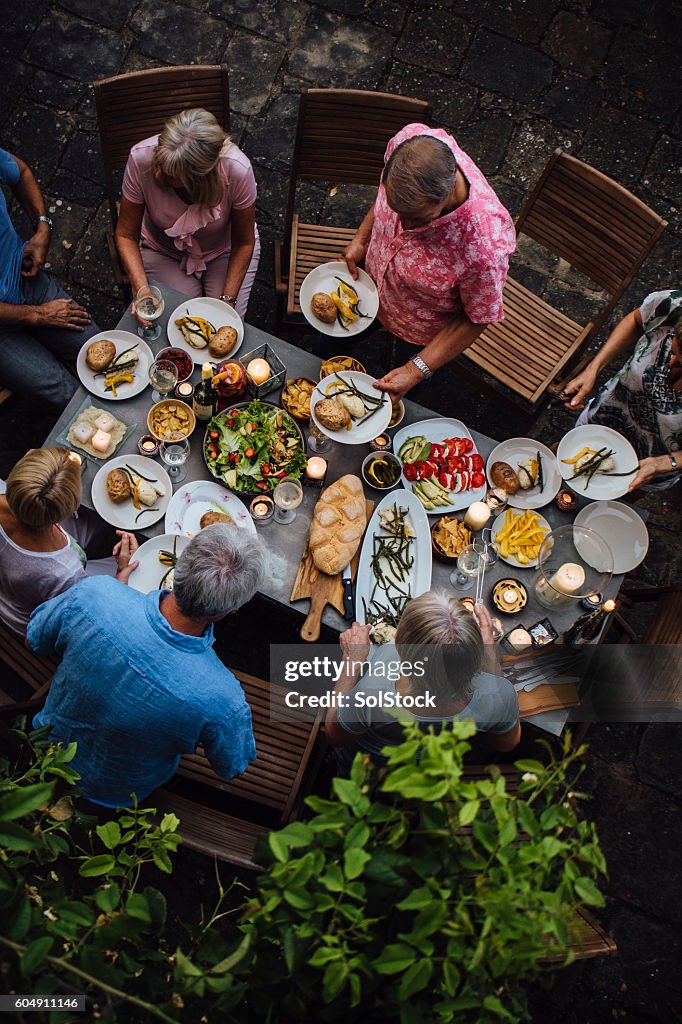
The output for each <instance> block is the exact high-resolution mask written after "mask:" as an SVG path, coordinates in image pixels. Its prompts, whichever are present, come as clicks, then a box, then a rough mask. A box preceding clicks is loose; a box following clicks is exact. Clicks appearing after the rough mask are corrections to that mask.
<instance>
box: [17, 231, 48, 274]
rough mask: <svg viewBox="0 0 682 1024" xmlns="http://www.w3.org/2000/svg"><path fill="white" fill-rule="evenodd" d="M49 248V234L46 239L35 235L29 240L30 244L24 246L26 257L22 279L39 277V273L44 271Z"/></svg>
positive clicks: (24, 256) (22, 262)
mask: <svg viewBox="0 0 682 1024" xmlns="http://www.w3.org/2000/svg"><path fill="white" fill-rule="evenodd" d="M49 246H50V237H49V234H48V236H47V237H46V238H44V237H43V236H42V235H41V236H38V235H33V237H32V238H29V240H28V242H27V243H26V245H25V246H24V255H23V257H22V260H21V276H22V277H36V276H37V274H38V271H39V270H41V269H42V267H43V264H44V263H45V259H46V258H47V250H48V248H49Z"/></svg>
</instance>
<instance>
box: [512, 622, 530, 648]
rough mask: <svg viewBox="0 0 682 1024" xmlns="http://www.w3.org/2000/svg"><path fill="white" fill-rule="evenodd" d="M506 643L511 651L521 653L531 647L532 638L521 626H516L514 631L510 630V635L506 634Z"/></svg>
mask: <svg viewBox="0 0 682 1024" xmlns="http://www.w3.org/2000/svg"><path fill="white" fill-rule="evenodd" d="M506 641H507V643H508V644H509V646H510V647H511V648H512V650H514V651H523V650H525V648H526V647H530V646H531V645H532V643H533V637H532V636H531V635H530V633H529V632H528V630H527V629H524V627H523V626H518V627H517V628H516V629H512V631H511V633H508V634H507V637H506Z"/></svg>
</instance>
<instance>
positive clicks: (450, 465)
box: [445, 455, 461, 473]
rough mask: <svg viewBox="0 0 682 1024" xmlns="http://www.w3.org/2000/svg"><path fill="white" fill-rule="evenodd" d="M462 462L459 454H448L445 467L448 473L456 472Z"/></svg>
mask: <svg viewBox="0 0 682 1024" xmlns="http://www.w3.org/2000/svg"><path fill="white" fill-rule="evenodd" d="M460 464H461V460H460V458H459V456H457V455H448V457H447V459H446V460H445V468H446V469H447V471H448V473H456V472H457V470H458V469H459V467H460Z"/></svg>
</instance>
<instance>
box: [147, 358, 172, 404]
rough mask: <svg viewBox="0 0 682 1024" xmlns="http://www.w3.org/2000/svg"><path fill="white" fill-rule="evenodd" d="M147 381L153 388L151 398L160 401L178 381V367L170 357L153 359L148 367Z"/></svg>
mask: <svg viewBox="0 0 682 1024" xmlns="http://www.w3.org/2000/svg"><path fill="white" fill-rule="evenodd" d="M149 381H150V383H151V385H152V388H153V389H154V390H153V391H152V398H153V399H154V401H155V402H160V401H161V399H163V398H166V397H167V396H168V395H170V393H171V391H172V390H173V388H174V387H175V385H176V384H177V383H178V368H177V366H176V365H175V363H171V361H170V359H155V360H154V362H153V363H152V365H151V366H150V367H149Z"/></svg>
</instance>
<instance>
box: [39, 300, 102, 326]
mask: <svg viewBox="0 0 682 1024" xmlns="http://www.w3.org/2000/svg"><path fill="white" fill-rule="evenodd" d="M36 308H37V310H38V323H39V325H40V326H41V327H67V328H68V329H69V330H70V331H82V330H83V328H84V327H87V326H88V324H89V323H92V317H91V316H90V314H89V313H88V311H87V309H85V308H84V307H83V306H79V305H78V303H77V302H74V301H73V299H52V300H51V301H50V302H44V303H43V304H42V306H37V307H36Z"/></svg>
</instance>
